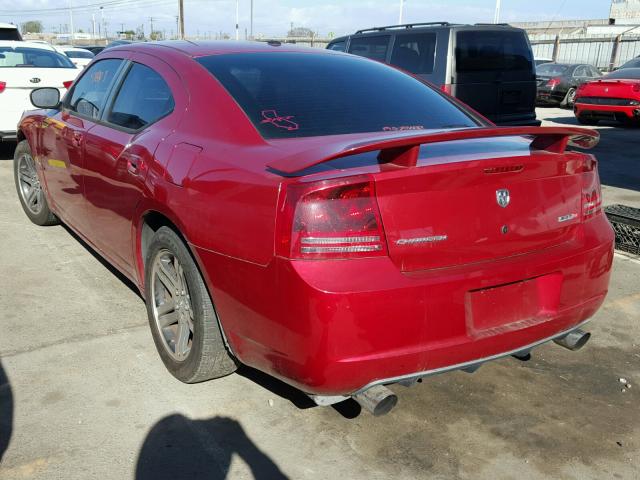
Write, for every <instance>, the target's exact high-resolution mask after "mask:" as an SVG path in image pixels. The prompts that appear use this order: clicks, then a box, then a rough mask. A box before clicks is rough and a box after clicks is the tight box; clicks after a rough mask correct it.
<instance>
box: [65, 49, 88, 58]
mask: <svg viewBox="0 0 640 480" xmlns="http://www.w3.org/2000/svg"><path fill="white" fill-rule="evenodd" d="M64 53H65V54H66V55H67V57H69V58H93V57H95V55H94V54H93V53H91V52H89V51H86V52H81V51H79V50H65V52H64Z"/></svg>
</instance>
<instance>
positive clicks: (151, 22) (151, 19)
mask: <svg viewBox="0 0 640 480" xmlns="http://www.w3.org/2000/svg"><path fill="white" fill-rule="evenodd" d="M149 23H150V24H151V31H150V32H149V40H153V17H149Z"/></svg>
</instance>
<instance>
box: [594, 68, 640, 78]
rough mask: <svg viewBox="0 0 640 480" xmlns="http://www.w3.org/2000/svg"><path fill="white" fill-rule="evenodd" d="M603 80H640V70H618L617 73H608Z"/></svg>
mask: <svg viewBox="0 0 640 480" xmlns="http://www.w3.org/2000/svg"><path fill="white" fill-rule="evenodd" d="M602 78H603V79H609V78H631V79H637V78H640V68H624V69H620V70H616V71H615V72H611V73H607V74H606V75H605V76H604V77H602Z"/></svg>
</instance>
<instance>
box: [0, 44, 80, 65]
mask: <svg viewBox="0 0 640 480" xmlns="http://www.w3.org/2000/svg"><path fill="white" fill-rule="evenodd" d="M2 67H6V68H14V67H24V68H28V67H35V68H76V66H75V65H74V64H73V63H71V60H69V59H68V58H67V57H65V56H64V55H62V54H61V53H58V52H52V51H51V50H45V49H43V48H23V47H17V48H10V47H0V68H2Z"/></svg>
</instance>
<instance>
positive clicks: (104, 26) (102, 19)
mask: <svg viewBox="0 0 640 480" xmlns="http://www.w3.org/2000/svg"><path fill="white" fill-rule="evenodd" d="M100 23H101V24H102V33H104V38H105V40H106V38H107V26H106V25H105V23H104V7H100ZM102 33H100V35H101V36H102Z"/></svg>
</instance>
